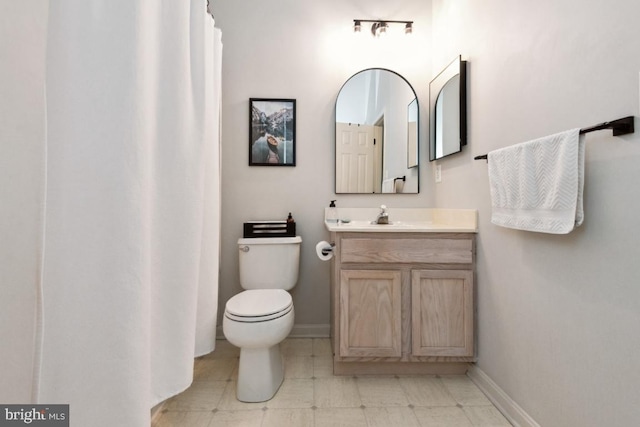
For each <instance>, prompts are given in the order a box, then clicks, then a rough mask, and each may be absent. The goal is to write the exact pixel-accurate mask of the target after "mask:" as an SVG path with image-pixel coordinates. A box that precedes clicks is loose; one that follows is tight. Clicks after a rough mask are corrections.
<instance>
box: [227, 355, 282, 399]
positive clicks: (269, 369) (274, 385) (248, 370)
mask: <svg viewBox="0 0 640 427" xmlns="http://www.w3.org/2000/svg"><path fill="white" fill-rule="evenodd" d="M283 379H284V361H283V359H282V354H281V353H280V344H276V345H274V346H272V347H268V348H241V349H240V366H239V368H238V388H237V389H236V397H237V398H238V400H239V401H241V402H264V401H266V400H269V399H271V398H272V397H273V396H274V395H275V394H276V392H277V391H278V389H279V388H280V385H281V384H282V381H283Z"/></svg>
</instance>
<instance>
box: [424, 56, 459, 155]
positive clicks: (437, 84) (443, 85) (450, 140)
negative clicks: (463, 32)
mask: <svg viewBox="0 0 640 427" xmlns="http://www.w3.org/2000/svg"><path fill="white" fill-rule="evenodd" d="M466 64H467V63H466V61H462V60H461V59H460V57H459V56H458V57H457V58H456V59H455V60H454V61H453V62H452V63H451V64H449V65H448V66H447V67H446V68H445V69H444V70H443V71H442V72H441V73H440V74H438V75H437V76H436V78H435V79H433V80H432V81H431V84H429V105H430V111H431V112H430V114H429V117H430V120H429V124H430V126H429V127H430V134H431V135H430V138H429V139H430V142H431V143H430V144H429V160H430V161H431V160H437V159H441V158H442V157H446V156H449V155H451V154H454V153H458V152H460V151H461V150H462V146H464V145H467V89H466V88H467V83H466V81H467V78H466V74H467V73H466Z"/></svg>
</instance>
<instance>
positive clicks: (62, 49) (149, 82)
mask: <svg viewBox="0 0 640 427" xmlns="http://www.w3.org/2000/svg"><path fill="white" fill-rule="evenodd" d="M205 3H206V2H205V1H204V0H192V1H179V2H178V1H148V0H127V1H117V2H116V1H106V0H56V1H51V2H49V4H48V19H47V32H46V34H47V35H46V59H45V60H44V70H45V71H44V73H43V77H44V82H45V96H44V97H43V98H44V102H43V105H42V108H43V110H44V114H43V117H45V118H46V124H44V125H43V127H44V134H45V135H46V136H45V141H44V143H43V144H42V150H41V151H42V152H41V153H39V156H40V157H37V156H32V159H33V158H37V159H38V160H41V163H40V164H41V165H42V167H43V169H44V170H43V171H42V173H41V174H40V175H39V176H42V180H41V182H39V183H38V184H34V185H39V186H40V189H41V191H32V193H33V194H39V199H38V200H37V202H35V203H33V204H32V206H35V207H36V208H37V209H38V210H39V214H38V215H36V216H37V217H38V220H37V221H34V223H33V225H34V227H36V228H37V229H38V233H40V238H39V239H34V240H36V241H39V242H40V243H39V245H38V247H37V248H36V251H34V254H35V255H32V257H35V258H37V259H40V260H41V263H40V266H41V267H40V269H41V271H34V272H33V274H32V275H31V276H32V277H33V282H32V283H24V284H23V285H24V286H33V287H34V289H35V292H33V291H30V292H27V293H25V295H33V296H34V297H33V299H32V303H33V307H35V308H30V307H29V305H28V303H25V307H26V308H27V309H30V310H32V311H35V313H36V320H35V328H34V329H35V339H34V345H33V350H34V351H33V354H25V355H24V356H25V360H29V361H30V360H33V375H32V387H31V389H32V402H31V403H43V404H54V403H65V404H66V403H68V404H69V405H70V412H71V416H70V419H71V425H75V426H92V427H96V426H109V427H111V426H148V425H149V421H150V419H149V418H150V409H151V407H153V406H154V405H155V404H157V403H159V402H161V401H162V400H164V399H166V398H168V397H170V396H172V395H174V394H177V393H179V392H181V391H182V390H184V389H185V388H187V387H188V386H189V384H190V383H191V381H192V374H193V358H194V356H198V355H202V354H205V353H208V352H210V351H212V350H213V349H214V346H215V329H216V324H215V322H216V317H217V287H218V260H219V254H218V253H219V224H220V209H219V204H220V174H219V172H220V170H219V169H220V159H219V134H220V129H219V122H220V121H219V115H220V76H221V72H220V70H221V67H220V64H221V49H222V45H221V40H220V38H221V35H220V32H219V30H216V29H214V28H213V20H212V19H211V17H210V16H209V15H207V14H206V12H205V11H206V6H205ZM32 6H33V3H32ZM36 52H37V51H36ZM30 167H33V164H25V165H24V168H30ZM36 176H38V175H36ZM15 209H16V211H18V210H19V209H20V207H15ZM5 226H7V227H8V226H10V224H2V227H5ZM27 264H28V263H25V265H27ZM18 288H19V286H16V289H18ZM5 320H8V321H11V320H12V319H11V318H9V319H5ZM15 327H16V328H20V325H18V324H16V325H15ZM30 332H31V331H29V330H27V334H28V333H30ZM2 354H3V353H2ZM2 387H3V388H4V387H11V385H10V384H3V385H2ZM0 395H2V396H6V395H7V391H6V390H5V389H3V390H2V393H0ZM22 403H27V402H22Z"/></svg>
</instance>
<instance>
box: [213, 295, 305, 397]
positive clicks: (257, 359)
mask: <svg viewBox="0 0 640 427" xmlns="http://www.w3.org/2000/svg"><path fill="white" fill-rule="evenodd" d="M293 320H294V311H293V303H292V301H291V295H289V293H288V292H287V291H284V290H281V289H256V290H249V291H244V292H241V293H239V294H238V295H236V296H235V297H233V298H232V299H230V300H229V301H228V302H227V308H226V310H225V313H224V320H223V326H222V327H223V330H224V334H225V336H226V337H227V340H228V341H229V342H230V343H231V344H233V345H235V346H236V347H240V366H239V368H238V386H237V390H236V397H237V398H238V400H240V401H242V402H263V401H265V400H269V399H271V398H272V397H273V396H274V395H275V393H276V392H277V391H278V388H280V384H282V381H283V379H284V364H283V360H282V355H281V354H280V342H281V341H282V340H284V339H285V338H286V337H287V335H289V332H291V328H293Z"/></svg>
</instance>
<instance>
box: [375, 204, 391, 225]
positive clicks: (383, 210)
mask: <svg viewBox="0 0 640 427" xmlns="http://www.w3.org/2000/svg"><path fill="white" fill-rule="evenodd" d="M371 222H372V223H373V224H389V214H388V213H387V207H386V206H385V205H381V206H380V213H379V214H378V217H377V218H376V219H375V221H371Z"/></svg>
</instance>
